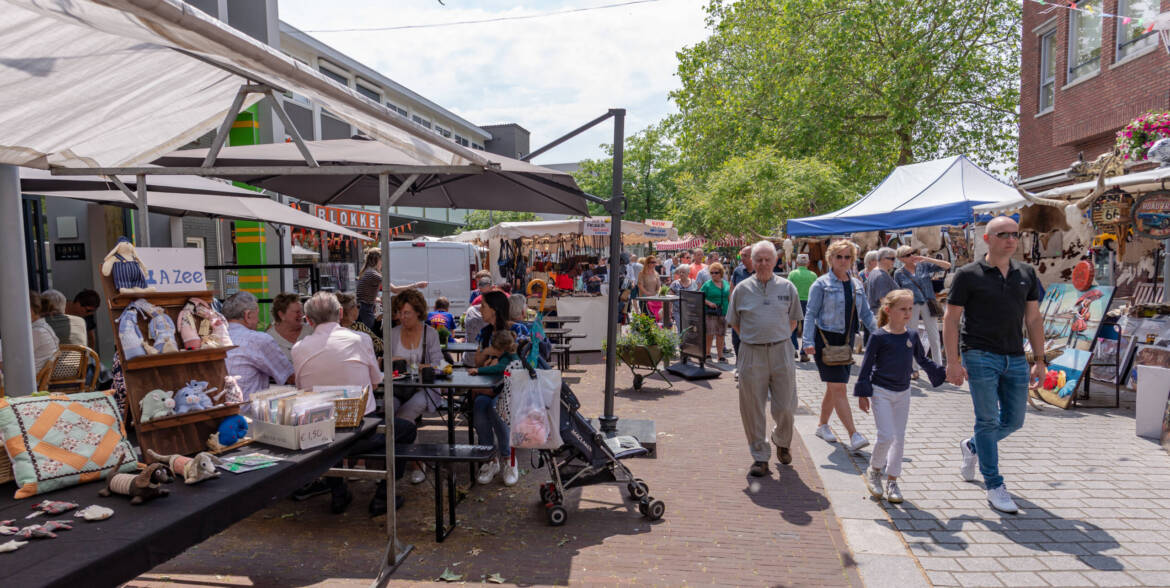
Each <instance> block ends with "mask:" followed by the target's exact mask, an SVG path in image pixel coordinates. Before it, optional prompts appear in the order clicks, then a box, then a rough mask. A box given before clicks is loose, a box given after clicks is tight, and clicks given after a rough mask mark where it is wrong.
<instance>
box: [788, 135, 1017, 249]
mask: <svg viewBox="0 0 1170 588" xmlns="http://www.w3.org/2000/svg"><path fill="white" fill-rule="evenodd" d="M1018 198H1019V193H1017V192H1016V190H1015V188H1013V187H1011V186H1009V185H1007V184H1005V183H1003V182H1001V181H1000V180H998V179H996V177H995V176H993V175H991V174H990V173H988V172H987V171H986V170H984V169H983V168H981V167H979V166H977V165H975V164H974V163H972V162H971V161H970V160H969V159H967V158H966V156H963V155H956V156H954V157H947V158H943V159H936V160H934V161H926V162H923V163H915V164H910V165H903V166H899V167H897V168H895V169H894V171H893V172H892V173H890V175H889V176H886V179H884V180H882V182H881V183H880V184H878V186H877V187H876V188H874V189H873V190H872V191H870V193H868V194H866V195H865V196H864V197H862V198H861V199H860V200H858V201H857V202H854V203H853V204H850V205H849V206H846V207H845V208H842V209H840V210H837V211H834V212H830V213H828V214H822V215H819V216H810V217H806V218H798V219H791V220H789V221H788V226H787V232H788V234H789V235H791V236H794V237H803V236H813V235H841V234H848V233H859V232H864V231H879V230H890V229H911V228H914V227H928V226H937V225H961V224H965V223H969V222H971V219H972V209H973V208H974V207H975V206H978V205H980V204H990V203H994V202H1005V201H1011V200H1015V199H1018Z"/></svg>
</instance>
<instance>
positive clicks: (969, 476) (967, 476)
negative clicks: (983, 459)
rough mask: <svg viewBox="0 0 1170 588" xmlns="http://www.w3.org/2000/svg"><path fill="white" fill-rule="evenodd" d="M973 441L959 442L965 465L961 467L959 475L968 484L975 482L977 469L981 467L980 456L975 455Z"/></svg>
mask: <svg viewBox="0 0 1170 588" xmlns="http://www.w3.org/2000/svg"><path fill="white" fill-rule="evenodd" d="M973 447H974V445H972V443H971V439H970V438H968V439H963V440H962V441H960V442H959V449H960V451H962V452H963V463H962V464H961V465H960V466H959V475H960V476H962V477H963V479H964V480H966V481H968V482H974V481H975V468H976V467H977V466H978V465H979V456H977V455H975V451H974V449H973Z"/></svg>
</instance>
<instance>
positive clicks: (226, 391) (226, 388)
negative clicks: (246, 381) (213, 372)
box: [211, 376, 244, 404]
mask: <svg viewBox="0 0 1170 588" xmlns="http://www.w3.org/2000/svg"><path fill="white" fill-rule="evenodd" d="M211 399H212V400H214V401H216V402H219V401H220V400H222V401H224V402H230V403H232V404H239V403H241V402H243V401H244V391H243V390H242V389H241V388H240V382H239V377H238V376H224V378H223V390H221V391H220V392H219V394H216V395H214V396H212V397H211Z"/></svg>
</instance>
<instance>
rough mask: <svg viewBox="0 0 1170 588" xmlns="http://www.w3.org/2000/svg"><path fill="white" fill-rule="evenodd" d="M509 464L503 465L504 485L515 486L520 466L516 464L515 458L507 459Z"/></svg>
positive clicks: (518, 479) (518, 478) (518, 477)
mask: <svg viewBox="0 0 1170 588" xmlns="http://www.w3.org/2000/svg"><path fill="white" fill-rule="evenodd" d="M508 462H509V465H505V466H504V476H503V478H504V485H505V486H515V485H516V482H519V481H520V466H519V465H517V464H516V460H515V458H513V459H509V460H508Z"/></svg>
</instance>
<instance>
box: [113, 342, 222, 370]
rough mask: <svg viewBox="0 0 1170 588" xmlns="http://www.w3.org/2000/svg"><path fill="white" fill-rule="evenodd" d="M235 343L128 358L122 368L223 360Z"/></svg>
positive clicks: (136, 368) (137, 368) (144, 367)
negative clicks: (225, 345) (226, 345)
mask: <svg viewBox="0 0 1170 588" xmlns="http://www.w3.org/2000/svg"><path fill="white" fill-rule="evenodd" d="M235 348H236V346H235V345H231V346H228V347H209V348H203V349H195V350H192V351H177V352H174V353H159V354H157V355H143V356H139V357H135V358H134V359H128V360H126V363H124V364H122V369H124V370H126V371H135V370H144V369H147V368H154V367H167V366H173V365H182V364H186V363H198V362H203V361H216V360H222V359H224V358H226V357H227V352H228V351H231V350H232V349H235Z"/></svg>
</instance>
